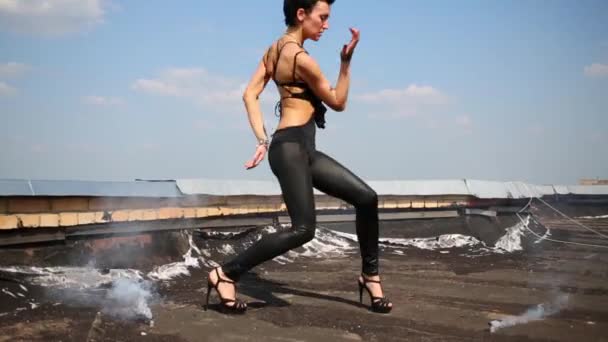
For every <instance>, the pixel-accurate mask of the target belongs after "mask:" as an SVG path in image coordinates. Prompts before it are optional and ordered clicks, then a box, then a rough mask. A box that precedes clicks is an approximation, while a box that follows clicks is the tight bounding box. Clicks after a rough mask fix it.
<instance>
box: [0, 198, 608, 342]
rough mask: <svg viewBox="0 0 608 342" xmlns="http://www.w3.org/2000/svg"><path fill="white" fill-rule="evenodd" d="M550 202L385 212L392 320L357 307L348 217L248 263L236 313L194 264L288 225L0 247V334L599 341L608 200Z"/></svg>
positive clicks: (217, 258)
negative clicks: (413, 214) (418, 213)
mask: <svg viewBox="0 0 608 342" xmlns="http://www.w3.org/2000/svg"><path fill="white" fill-rule="evenodd" d="M556 209H558V210H560V212H562V213H564V214H566V215H568V217H571V218H573V220H574V221H572V220H571V219H568V218H566V217H564V216H562V215H561V214H558V213H557V212H555V211H554V210H552V209H550V208H548V207H547V206H545V205H543V204H542V203H541V202H539V201H537V200H535V201H533V202H532V206H531V207H530V210H529V211H527V212H526V213H525V214H524V213H522V214H520V215H519V216H517V215H512V214H510V215H500V216H497V217H495V218H487V217H481V216H463V217H458V218H443V219H426V220H405V221H390V222H388V221H386V222H382V225H381V249H382V253H381V257H382V259H381V275H382V277H383V282H384V289H385V292H386V294H387V296H388V297H389V298H390V299H391V300H392V301H393V304H394V310H393V311H392V312H391V313H390V314H388V315H382V314H376V313H372V312H370V311H369V310H368V309H367V308H366V306H364V305H361V304H359V301H358V293H357V286H356V278H357V275H358V273H359V265H360V261H359V257H358V249H357V243H356V238H355V236H354V233H353V230H354V229H353V226H354V224H353V223H336V224H332V225H323V226H319V229H318V230H317V234H316V238H315V240H313V241H312V242H310V243H309V244H307V245H305V246H303V247H301V248H299V249H297V250H296V251H294V252H290V253H288V254H286V255H284V256H282V257H279V258H276V259H274V260H272V261H269V262H267V263H265V264H263V265H261V266H259V267H257V268H255V269H253V270H252V271H251V272H250V273H247V274H246V275H245V276H244V277H243V278H242V280H241V282H240V283H239V284H238V286H239V296H240V297H242V298H243V299H245V300H247V301H248V303H249V310H248V312H247V313H246V314H245V315H243V316H238V317H234V316H227V315H224V314H222V313H220V312H218V311H217V303H218V299H217V297H216V296H215V295H213V296H212V302H213V303H214V305H213V306H212V307H211V309H210V310H209V311H203V309H202V307H201V304H202V302H203V299H204V296H205V293H206V286H205V284H206V282H205V281H206V280H205V275H206V272H207V271H208V270H210V269H211V267H213V266H214V265H215V264H216V263H217V262H222V261H223V260H226V259H228V258H230V257H231V256H232V255H234V253H236V252H238V251H240V250H242V249H243V248H245V247H246V246H248V245H250V244H251V243H252V242H253V241H255V240H256V239H257V238H259V236H260V235H261V234H268V233H270V232H272V231H274V230H276V229H288V227H259V228H256V229H247V230H244V229H241V230H216V231H212V230H191V231H182V232H158V233H150V234H142V235H133V236H121V237H105V238H101V239H95V240H72V241H67V242H66V243H64V244H57V245H45V246H31V247H30V248H26V249H23V248H19V249H3V250H0V260H1V261H0V298H1V301H0V303H1V304H0V341H8V340H11V341H12V340H27V341H59V340H61V341H242V340H254V341H357V340H364V341H406V340H407V341H480V340H484V341H608V268H607V267H606V264H607V262H608V239H606V238H605V237H604V236H602V235H606V234H608V216H607V214H608V206H606V205H604V206H593V207H591V206H584V207H572V206H569V207H566V206H563V205H562V206H559V207H556ZM590 229H591V230H590ZM558 241H559V242H558ZM367 303H369V299H368V298H365V297H364V304H367ZM491 324H493V325H491ZM510 325H511V326H510ZM492 326H493V327H494V329H497V330H495V331H491V327H492Z"/></svg>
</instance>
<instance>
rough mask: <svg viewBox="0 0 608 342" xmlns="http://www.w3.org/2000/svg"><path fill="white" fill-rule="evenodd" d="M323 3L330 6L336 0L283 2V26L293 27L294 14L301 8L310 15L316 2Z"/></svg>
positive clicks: (290, 0)
mask: <svg viewBox="0 0 608 342" xmlns="http://www.w3.org/2000/svg"><path fill="white" fill-rule="evenodd" d="M319 1H323V2H326V3H327V4H328V5H330V6H331V5H332V4H333V3H334V1H336V0H285V1H284V2H283V14H285V25H287V26H294V25H295V24H296V13H298V9H300V8H303V9H304V10H305V11H306V13H310V11H312V8H313V7H315V5H316V4H317V2H319Z"/></svg>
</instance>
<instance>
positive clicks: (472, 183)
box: [465, 179, 513, 198]
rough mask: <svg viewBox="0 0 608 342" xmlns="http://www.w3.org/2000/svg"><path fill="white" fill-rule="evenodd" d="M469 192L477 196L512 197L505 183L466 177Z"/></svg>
mask: <svg viewBox="0 0 608 342" xmlns="http://www.w3.org/2000/svg"><path fill="white" fill-rule="evenodd" d="M465 183H466V185H467V188H468V189H469V194H470V195H472V196H475V197H477V198H513V196H512V195H511V193H510V192H509V190H508V189H507V187H506V186H505V183H503V182H493V181H481V180H474V179H466V180H465Z"/></svg>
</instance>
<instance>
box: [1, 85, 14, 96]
mask: <svg viewBox="0 0 608 342" xmlns="http://www.w3.org/2000/svg"><path fill="white" fill-rule="evenodd" d="M16 92H17V89H15V88H13V87H11V86H10V85H8V84H6V83H4V82H0V96H9V95H13V94H15V93H16Z"/></svg>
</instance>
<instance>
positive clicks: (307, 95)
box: [272, 41, 327, 128]
mask: <svg viewBox="0 0 608 342" xmlns="http://www.w3.org/2000/svg"><path fill="white" fill-rule="evenodd" d="M289 43H294V44H297V45H298V46H299V47H300V48H302V51H298V52H297V53H296V54H295V55H294V56H293V71H292V76H291V77H292V81H291V82H279V81H278V80H277V78H276V74H277V69H278V68H277V66H278V64H279V59H280V57H281V52H282V51H283V48H284V47H285V45H287V44H289ZM302 52H303V53H308V52H306V50H304V48H303V47H302V46H301V45H300V44H298V43H297V42H294V41H288V42H286V43H285V44H283V45H282V46H281V47H280V48H279V43H278V42H277V59H276V62H275V64H274V70H273V72H272V79H273V80H274V82H275V84H276V85H277V87H282V88H283V89H285V90H287V92H288V93H289V95H288V96H285V97H281V99H280V100H279V101H278V102H277V104H276V106H275V114H277V111H278V116H280V115H281V112H282V105H281V104H282V101H283V99H286V98H294V99H300V100H304V101H309V102H310V103H311V104H312V106H313V107H314V109H315V112H314V119H315V123H316V124H317V127H319V128H325V113H326V112H327V108H326V107H325V105H324V104H323V101H322V100H321V99H320V98H319V97H318V96H317V95H315V93H314V92H313V91H312V90H311V89H310V87H309V86H308V84H306V82H303V81H297V80H296V60H297V58H298V55H299V54H301V53H302ZM287 87H296V88H301V89H302V91H300V92H292V91H291V90H289V88H287Z"/></svg>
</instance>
